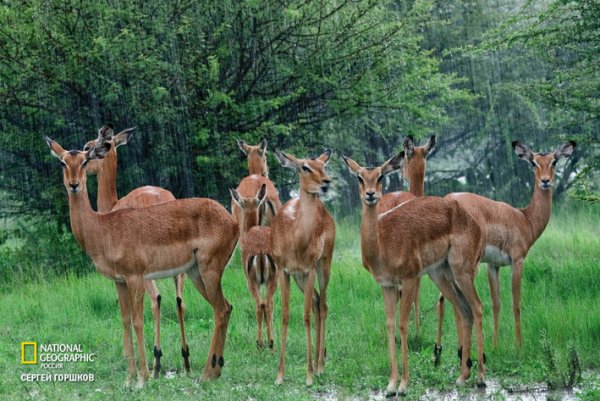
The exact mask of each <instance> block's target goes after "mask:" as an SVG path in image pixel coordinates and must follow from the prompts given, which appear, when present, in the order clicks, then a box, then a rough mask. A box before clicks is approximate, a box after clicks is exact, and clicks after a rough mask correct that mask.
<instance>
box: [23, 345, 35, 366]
mask: <svg viewBox="0 0 600 401" xmlns="http://www.w3.org/2000/svg"><path fill="white" fill-rule="evenodd" d="M21 365H37V343H36V342H35V341H23V342H22V343H21Z"/></svg>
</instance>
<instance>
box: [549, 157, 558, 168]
mask: <svg viewBox="0 0 600 401" xmlns="http://www.w3.org/2000/svg"><path fill="white" fill-rule="evenodd" d="M557 161H558V160H556V159H552V162H551V163H550V165H551V166H552V167H554V166H556V162H557Z"/></svg>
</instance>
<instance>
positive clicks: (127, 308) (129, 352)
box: [115, 282, 136, 387]
mask: <svg viewBox="0 0 600 401" xmlns="http://www.w3.org/2000/svg"><path fill="white" fill-rule="evenodd" d="M115 285H116V287H117V294H118V295H119V307H120V308H121V320H122V322H123V354H124V355H125V358H126V359H127V378H126V379H125V386H127V387H129V386H131V384H132V381H133V378H134V377H135V374H136V369H135V359H134V355H133V337H132V334H131V323H132V322H131V320H132V309H131V300H130V299H129V290H128V289H127V285H126V284H125V283H117V282H115Z"/></svg>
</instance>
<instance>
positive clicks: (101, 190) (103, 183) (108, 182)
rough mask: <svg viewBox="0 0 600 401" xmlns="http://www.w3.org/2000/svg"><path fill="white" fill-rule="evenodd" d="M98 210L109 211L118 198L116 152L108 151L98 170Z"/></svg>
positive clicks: (101, 211)
mask: <svg viewBox="0 0 600 401" xmlns="http://www.w3.org/2000/svg"><path fill="white" fill-rule="evenodd" d="M97 177H98V197H97V203H98V212H100V213H106V212H109V211H110V210H111V209H112V208H113V207H114V206H115V205H116V204H117V201H118V200H119V198H118V196H117V152H115V151H110V152H108V154H107V155H106V157H105V158H104V160H102V168H101V169H100V170H99V172H98V175H97Z"/></svg>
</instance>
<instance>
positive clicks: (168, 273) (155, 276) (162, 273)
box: [144, 258, 196, 280]
mask: <svg viewBox="0 0 600 401" xmlns="http://www.w3.org/2000/svg"><path fill="white" fill-rule="evenodd" d="M195 265H196V259H195V258H192V259H191V260H190V261H189V262H187V263H186V264H184V265H183V266H179V267H174V268H172V269H168V270H159V271H155V272H151V273H147V274H144V280H159V279H161V278H167V277H174V276H177V275H179V274H181V273H185V272H187V271H188V270H190V269H191V268H192V267H193V266H195Z"/></svg>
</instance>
